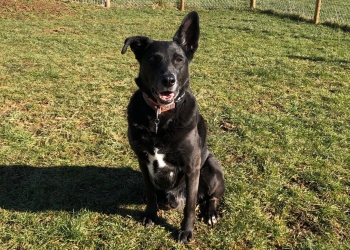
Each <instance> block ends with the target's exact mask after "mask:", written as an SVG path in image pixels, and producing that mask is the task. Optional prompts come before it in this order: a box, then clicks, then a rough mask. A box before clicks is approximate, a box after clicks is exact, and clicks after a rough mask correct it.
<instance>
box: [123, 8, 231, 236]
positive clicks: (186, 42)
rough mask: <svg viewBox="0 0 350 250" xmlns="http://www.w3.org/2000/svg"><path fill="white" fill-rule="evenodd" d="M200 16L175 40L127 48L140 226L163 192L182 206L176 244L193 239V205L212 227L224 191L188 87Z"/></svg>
mask: <svg viewBox="0 0 350 250" xmlns="http://www.w3.org/2000/svg"><path fill="white" fill-rule="evenodd" d="M198 40H199V17H198V14H197V12H191V13H189V14H188V15H187V16H186V17H185V19H184V20H183V21H182V24H181V26H180V27H179V29H178V31H177V32H176V33H175V36H174V38H173V41H153V40H152V39H150V38H149V37H145V36H133V37H129V38H127V39H126V40H125V42H124V47H123V49H122V54H124V53H125V52H126V50H127V48H128V46H130V47H131V50H132V51H133V52H134V54H135V57H136V59H137V61H138V62H139V63H140V70H139V76H138V78H136V79H135V81H136V84H137V86H138V87H139V90H137V91H136V92H135V93H134V95H133V96H132V97H131V99H130V103H129V106H128V124H129V127H128V137H129V143H130V145H131V147H132V149H133V150H134V151H135V153H136V155H137V158H138V161H139V165H140V169H141V171H142V175H143V179H144V184H145V186H146V196H147V207H146V211H145V216H144V219H143V223H144V225H145V226H149V225H152V224H153V222H154V221H155V220H156V219H157V209H158V206H157V195H156V192H157V191H158V190H164V191H165V192H166V195H167V199H168V202H169V204H170V206H171V207H173V208H177V207H178V206H181V205H183V204H184V205H185V208H184V219H183V221H182V224H181V230H180V231H179V233H178V241H180V242H188V241H190V240H191V239H192V237H193V226H194V219H195V207H196V204H197V203H199V204H200V208H201V212H202V214H204V215H205V218H206V221H207V222H208V223H209V224H210V225H213V224H215V223H216V221H217V218H218V214H217V210H216V205H217V201H218V199H219V198H220V197H221V196H222V195H223V193H224V176H223V173H222V170H221V168H220V166H219V164H218V161H217V160H216V158H215V157H214V155H213V154H212V153H211V152H210V151H209V150H208V149H207V145H206V127H205V123H204V120H203V117H202V116H201V115H200V114H199V113H198V108H197V102H196V99H195V98H194V96H193V94H192V93H191V91H190V89H189V84H190V79H189V63H190V61H191V60H192V58H193V55H194V53H195V51H196V50H197V48H198Z"/></svg>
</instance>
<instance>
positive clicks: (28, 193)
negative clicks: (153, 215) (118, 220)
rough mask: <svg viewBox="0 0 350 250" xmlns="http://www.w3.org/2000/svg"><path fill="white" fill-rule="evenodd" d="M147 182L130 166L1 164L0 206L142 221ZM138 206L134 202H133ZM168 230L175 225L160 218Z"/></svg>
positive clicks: (22, 209) (18, 209)
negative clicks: (86, 212)
mask: <svg viewBox="0 0 350 250" xmlns="http://www.w3.org/2000/svg"><path fill="white" fill-rule="evenodd" d="M144 203H145V201H144V186H143V180H142V175H141V172H140V171H136V170H133V169H132V168H131V167H115V168H114V167H96V166H57V167H32V166H23V165H14V166H1V165H0V207H1V208H3V209H8V210H13V211H27V212H41V211H49V210H55V211H79V210H82V209H87V210H89V211H94V212H99V213H103V214H109V215H110V214H118V215H120V216H123V217H130V216H131V217H132V218H133V219H135V220H137V221H141V218H142V214H143V211H141V210H135V209H130V208H128V205H143V204H144ZM131 207H135V206H131ZM158 224H161V225H162V226H164V227H165V228H166V230H169V231H174V230H175V229H176V228H175V227H174V226H172V225H170V224H168V223H167V222H166V221H165V220H161V221H158Z"/></svg>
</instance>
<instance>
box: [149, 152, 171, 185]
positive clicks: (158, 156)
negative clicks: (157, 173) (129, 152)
mask: <svg viewBox="0 0 350 250" xmlns="http://www.w3.org/2000/svg"><path fill="white" fill-rule="evenodd" d="M158 150H159V149H158V148H154V155H152V154H148V161H149V163H148V164H147V167H148V172H149V175H150V177H151V180H152V182H153V179H154V168H153V164H154V162H155V161H157V162H158V167H159V168H164V167H165V166H166V163H165V161H164V157H165V154H158Z"/></svg>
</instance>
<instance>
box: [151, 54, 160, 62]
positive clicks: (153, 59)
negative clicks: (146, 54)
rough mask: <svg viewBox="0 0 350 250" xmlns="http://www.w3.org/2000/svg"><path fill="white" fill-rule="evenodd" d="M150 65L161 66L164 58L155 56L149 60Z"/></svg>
mask: <svg viewBox="0 0 350 250" xmlns="http://www.w3.org/2000/svg"><path fill="white" fill-rule="evenodd" d="M149 61H150V63H154V64H159V63H160V62H161V61H162V57H161V56H159V55H153V56H151V57H150V58H149Z"/></svg>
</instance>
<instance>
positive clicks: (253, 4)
mask: <svg viewBox="0 0 350 250" xmlns="http://www.w3.org/2000/svg"><path fill="white" fill-rule="evenodd" d="M255 7H256V0H250V8H252V9H255Z"/></svg>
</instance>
